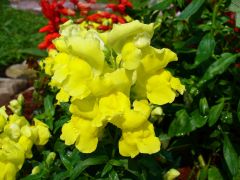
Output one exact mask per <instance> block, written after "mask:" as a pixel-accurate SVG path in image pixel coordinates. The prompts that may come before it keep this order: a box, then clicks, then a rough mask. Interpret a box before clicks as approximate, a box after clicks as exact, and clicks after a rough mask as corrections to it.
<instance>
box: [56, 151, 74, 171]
mask: <svg viewBox="0 0 240 180" xmlns="http://www.w3.org/2000/svg"><path fill="white" fill-rule="evenodd" d="M59 156H60V159H61V161H62V163H63V165H64V166H65V167H66V169H67V170H69V171H70V170H72V169H73V166H72V164H71V162H70V161H69V160H68V158H67V156H66V155H65V151H64V152H60V153H59Z"/></svg>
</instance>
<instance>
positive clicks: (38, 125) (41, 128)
mask: <svg viewBox="0 0 240 180" xmlns="http://www.w3.org/2000/svg"><path fill="white" fill-rule="evenodd" d="M31 128H33V131H34V129H35V131H37V137H35V138H34V139H36V140H35V141H34V142H33V143H34V144H36V145H45V144H46V143H47V142H48V139H49V138H50V137H51V134H50V132H49V129H48V126H47V125H46V124H44V123H43V122H42V121H39V120H37V119H34V126H33V127H31ZM33 134H34V133H33Z"/></svg>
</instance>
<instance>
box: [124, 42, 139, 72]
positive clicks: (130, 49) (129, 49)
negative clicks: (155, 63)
mask: <svg viewBox="0 0 240 180" xmlns="http://www.w3.org/2000/svg"><path fill="white" fill-rule="evenodd" d="M121 55H122V66H123V67H124V68H126V69H128V70H134V69H136V68H137V67H138V66H139V64H140V60H141V58H142V52H141V50H140V49H138V48H137V47H136V46H135V45H134V44H133V43H132V42H128V43H126V44H125V45H124V46H123V48H122V53H121Z"/></svg>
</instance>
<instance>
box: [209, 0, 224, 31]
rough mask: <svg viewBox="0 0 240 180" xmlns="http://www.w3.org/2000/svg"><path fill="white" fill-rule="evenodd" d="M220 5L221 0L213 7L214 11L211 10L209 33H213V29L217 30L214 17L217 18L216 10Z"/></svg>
mask: <svg viewBox="0 0 240 180" xmlns="http://www.w3.org/2000/svg"><path fill="white" fill-rule="evenodd" d="M221 4H222V0H219V2H217V3H216V4H215V5H214V9H213V15H212V30H211V32H212V33H213V32H214V30H215V29H217V25H216V17H217V13H218V9H219V6H220V5H221Z"/></svg>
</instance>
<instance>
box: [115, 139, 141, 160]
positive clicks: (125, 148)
mask: <svg viewBox="0 0 240 180" xmlns="http://www.w3.org/2000/svg"><path fill="white" fill-rule="evenodd" d="M118 146H119V153H120V154H121V155H122V156H126V157H131V158H134V157H135V156H137V155H138V154H139V150H138V148H137V146H136V145H132V144H129V143H128V142H127V141H125V140H124V139H123V138H121V139H120V140H119V143H118Z"/></svg>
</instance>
